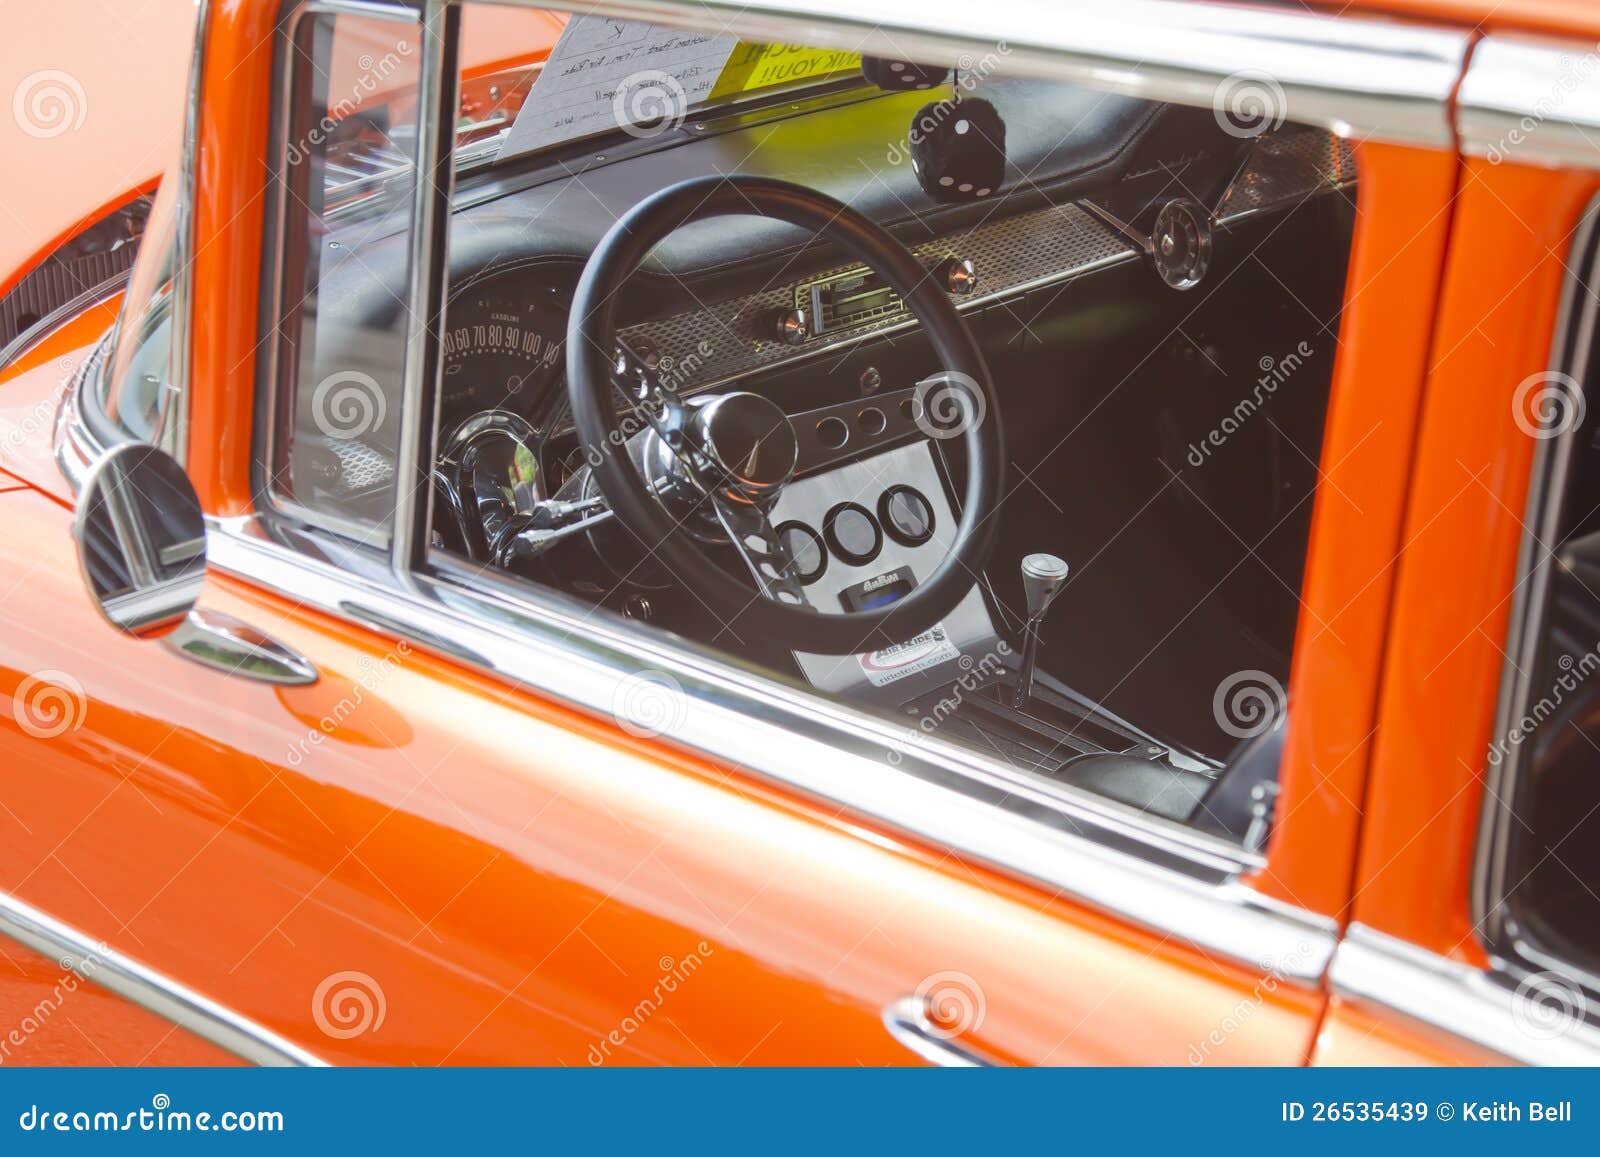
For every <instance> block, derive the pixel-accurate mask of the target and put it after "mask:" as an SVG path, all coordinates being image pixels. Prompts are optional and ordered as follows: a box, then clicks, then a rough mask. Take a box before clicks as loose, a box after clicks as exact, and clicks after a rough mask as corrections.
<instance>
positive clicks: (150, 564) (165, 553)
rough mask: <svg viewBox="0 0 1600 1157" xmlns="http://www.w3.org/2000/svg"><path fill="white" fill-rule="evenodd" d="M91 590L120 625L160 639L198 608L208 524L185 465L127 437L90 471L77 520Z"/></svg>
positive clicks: (139, 635) (83, 565)
mask: <svg viewBox="0 0 1600 1157" xmlns="http://www.w3.org/2000/svg"><path fill="white" fill-rule="evenodd" d="M72 532H73V537H75V538H76V539H77V542H78V562H79V565H80V567H81V568H82V570H83V581H84V583H85V585H87V586H88V588H89V595H90V597H91V598H93V600H94V603H95V605H96V606H97V607H99V608H100V613H101V614H102V615H104V616H105V618H106V621H107V622H109V623H110V624H111V625H112V626H113V627H116V628H117V630H119V631H123V632H125V633H126V634H129V635H133V636H135V637H137V638H142V639H149V638H158V637H160V636H163V635H167V634H170V633H171V632H172V631H174V630H176V629H177V628H178V627H179V626H180V625H181V624H182V623H183V622H184V620H185V619H186V618H187V617H188V615H189V612H190V611H192V610H193V609H194V606H195V603H196V602H197V601H198V600H199V598H200V588H201V586H202V585H203V584H204V581H205V573H206V523H205V516H204V514H203V513H202V512H201V509H200V499H199V498H198V497H196V495H195V492H194V487H193V486H192V485H190V483H189V478H188V475H186V474H185V473H184V472H183V467H182V466H180V465H178V463H177V462H176V461H175V460H174V459H173V458H172V457H171V456H170V455H169V454H167V453H166V452H165V451H163V450H159V449H157V448H156V447H154V446H148V445H145V444H143V443H138V442H129V443H124V444H123V445H120V446H118V447H116V448H115V449H113V450H111V451H109V452H108V453H107V454H106V455H105V457H103V458H101V459H100V461H99V462H97V463H96V464H95V465H94V467H93V468H92V469H91V470H90V471H89V474H88V476H87V477H86V478H85V479H84V482H83V489H82V490H81V492H80V493H79V495H78V513H77V517H76V519H75V520H74V522H73V526H72Z"/></svg>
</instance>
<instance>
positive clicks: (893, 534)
mask: <svg viewBox="0 0 1600 1157" xmlns="http://www.w3.org/2000/svg"><path fill="white" fill-rule="evenodd" d="M933 521H934V520H933V507H932V506H930V505H929V504H928V500H927V499H926V498H924V497H923V496H922V491H920V490H918V489H917V488H916V487H915V486H906V485H904V484H898V483H897V484H896V485H894V486H891V487H889V489H887V490H885V491H884V492H883V495H882V496H881V497H880V498H879V499H878V522H879V524H881V525H882V527H883V529H884V530H886V531H888V532H889V537H890V538H892V539H894V540H895V541H896V542H898V543H899V544H900V545H902V546H921V545H922V544H923V543H925V542H927V541H928V540H929V539H930V538H932V537H933Z"/></svg>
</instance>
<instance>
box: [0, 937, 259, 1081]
mask: <svg viewBox="0 0 1600 1157" xmlns="http://www.w3.org/2000/svg"><path fill="white" fill-rule="evenodd" d="M85 971H86V972H88V974H89V976H90V978H91V979H88V980H85V979H83V977H81V976H80V975H79V974H78V973H76V972H74V971H72V970H71V969H67V968H63V967H62V966H61V964H60V963H59V962H58V961H55V960H50V959H48V958H47V957H44V956H40V955H39V954H38V953H37V952H31V951H29V950H28V949H26V948H24V947H22V945H20V944H17V943H15V942H14V941H10V940H4V939H0V1010H4V1014H5V1017H6V1028H5V1030H4V1031H0V1064H3V1065H7V1066H15V1065H83V1064H91V1065H108V1066H109V1065H116V1066H126V1065H238V1064H241V1063H242V1062H241V1061H240V1060H239V1058H237V1057H235V1056H234V1055H233V1054H232V1053H229V1052H224V1051H223V1050H222V1049H219V1048H217V1047H216V1046H215V1045H213V1044H210V1043H209V1042H207V1041H203V1040H201V1039H200V1038H199V1037H197V1036H194V1035H192V1034H191V1033H188V1032H185V1031H184V1030H183V1029H181V1028H179V1027H178V1026H177V1025H175V1024H173V1023H172V1022H171V1021H168V1020H165V1019H163V1018H161V1017H159V1016H156V1015H155V1014H154V1013H151V1012H146V1011H145V1010H144V1009H142V1008H140V1007H139V1006H138V1005H136V1004H132V1003H130V1002H128V1001H126V1000H123V999H122V998H121V997H120V996H117V995H115V994H114V993H110V992H107V991H106V990H105V989H103V988H101V987H100V986H99V985H97V984H95V983H94V981H93V979H92V978H93V976H94V972H95V969H94V967H93V964H92V962H91V963H90V964H89V965H87V966H86V967H85Z"/></svg>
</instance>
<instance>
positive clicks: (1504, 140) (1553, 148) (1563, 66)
mask: <svg viewBox="0 0 1600 1157" xmlns="http://www.w3.org/2000/svg"><path fill="white" fill-rule="evenodd" d="M1594 52H1595V45H1593V44H1586V43H1584V42H1583V41H1578V40H1556V39H1551V38H1548V37H1533V36H1517V35H1505V34H1495V35H1491V36H1485V37H1484V38H1483V39H1482V40H1480V41H1479V42H1478V46H1477V47H1476V48H1475V49H1474V50H1473V53H1472V62H1471V63H1470V64H1469V65H1468V67H1467V73H1466V76H1464V77H1463V78H1462V81H1461V92H1460V96H1459V97H1458V100H1457V113H1456V121H1457V125H1458V128H1459V131H1460V136H1461V149H1462V151H1463V152H1465V153H1466V154H1468V155H1469V156H1474V157H1487V158H1488V159H1489V160H1490V161H1493V162H1495V163H1499V162H1500V161H1515V162H1518V163H1522V164H1530V165H1544V166H1548V167H1552V168H1577V169H1595V168H1600V137H1597V134H1600V70H1596V69H1593V68H1590V69H1588V70H1587V71H1584V70H1582V69H1580V68H1579V67H1578V65H1577V63H1576V62H1579V61H1583V60H1591V59H1592V57H1593V55H1594Z"/></svg>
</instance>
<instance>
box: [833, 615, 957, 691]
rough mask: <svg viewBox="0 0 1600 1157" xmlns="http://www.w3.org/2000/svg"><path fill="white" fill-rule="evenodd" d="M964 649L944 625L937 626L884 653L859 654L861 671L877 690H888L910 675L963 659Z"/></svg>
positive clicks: (886, 648) (857, 658) (938, 624)
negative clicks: (955, 641)
mask: <svg viewBox="0 0 1600 1157" xmlns="http://www.w3.org/2000/svg"><path fill="white" fill-rule="evenodd" d="M960 657H961V649H960V648H959V647H957V646H956V645H955V644H954V643H952V642H951V641H950V634H949V632H948V631H946V630H945V629H944V624H943V623H935V624H934V625H933V626H931V627H929V628H928V629H927V630H926V631H923V632H922V634H920V635H917V636H915V637H914V638H910V639H907V640H906V641H905V642H903V643H895V644H894V645H893V646H889V647H885V648H884V649H883V650H881V651H868V652H867V653H866V654H865V655H857V656H856V661H857V662H859V663H860V664H861V671H862V673H863V674H864V675H866V677H867V680H868V681H869V682H870V683H871V684H872V685H873V686H874V687H885V686H887V685H888V684H890V683H893V682H896V681H897V680H900V679H904V678H905V677H906V676H907V675H915V674H916V673H917V672H918V671H926V670H927V669H928V668H929V667H937V666H938V665H939V664H940V663H948V662H949V661H950V660H951V659H959V658H960Z"/></svg>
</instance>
